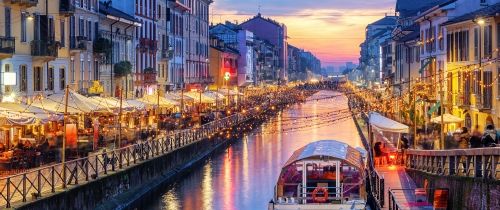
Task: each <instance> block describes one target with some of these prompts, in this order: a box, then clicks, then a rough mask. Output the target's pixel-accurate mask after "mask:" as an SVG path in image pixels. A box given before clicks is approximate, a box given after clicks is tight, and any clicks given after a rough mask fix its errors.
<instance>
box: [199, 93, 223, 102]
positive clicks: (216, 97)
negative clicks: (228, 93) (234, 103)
mask: <svg viewBox="0 0 500 210" xmlns="http://www.w3.org/2000/svg"><path fill="white" fill-rule="evenodd" d="M203 94H205V95H207V96H209V97H211V98H214V99H216V100H218V101H223V100H224V99H225V98H226V97H225V96H224V95H223V94H221V93H219V92H215V91H207V92H204V93H203Z"/></svg>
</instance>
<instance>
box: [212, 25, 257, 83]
mask: <svg viewBox="0 0 500 210" xmlns="http://www.w3.org/2000/svg"><path fill="white" fill-rule="evenodd" d="M210 34H211V35H212V36H215V37H217V38H218V39H220V40H222V41H224V43H225V45H229V46H231V47H233V48H235V49H237V50H238V51H239V53H240V55H241V56H240V58H239V59H238V72H237V74H238V86H240V87H241V86H248V85H252V84H254V77H255V76H254V72H255V65H254V61H255V53H254V49H253V44H254V34H253V33H252V32H251V31H248V30H245V29H243V28H242V27H240V26H239V25H237V24H234V23H231V22H228V21H226V23H225V24H217V25H215V26H212V27H211V28H210ZM216 80H217V79H216Z"/></svg>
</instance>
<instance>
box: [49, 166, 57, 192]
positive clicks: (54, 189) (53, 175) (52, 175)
mask: <svg viewBox="0 0 500 210" xmlns="http://www.w3.org/2000/svg"><path fill="white" fill-rule="evenodd" d="M50 172H51V173H50V180H51V184H50V185H51V187H52V193H54V192H56V188H55V185H56V182H55V173H56V168H55V167H54V166H52V167H51V170H50Z"/></svg>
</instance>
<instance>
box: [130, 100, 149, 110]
mask: <svg viewBox="0 0 500 210" xmlns="http://www.w3.org/2000/svg"><path fill="white" fill-rule="evenodd" d="M125 102H126V103H127V105H128V106H131V107H134V108H136V109H146V108H147V106H148V105H147V104H146V103H144V102H141V101H138V100H135V99H128V100H125Z"/></svg>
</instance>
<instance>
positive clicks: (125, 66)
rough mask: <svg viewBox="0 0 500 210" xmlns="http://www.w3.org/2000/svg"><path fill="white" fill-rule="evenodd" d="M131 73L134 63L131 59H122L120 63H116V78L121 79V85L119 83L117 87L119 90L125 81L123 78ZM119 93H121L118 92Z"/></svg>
mask: <svg viewBox="0 0 500 210" xmlns="http://www.w3.org/2000/svg"><path fill="white" fill-rule="evenodd" d="M131 73H132V64H131V63H130V62H129V61H120V62H118V63H115V66H114V74H115V75H114V76H115V78H118V79H120V83H119V84H120V85H118V88H117V89H116V90H117V91H121V84H122V83H123V78H124V77H127V76H128V75H129V74H131ZM118 94H121V93H120V92H118ZM115 95H116V93H115Z"/></svg>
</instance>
